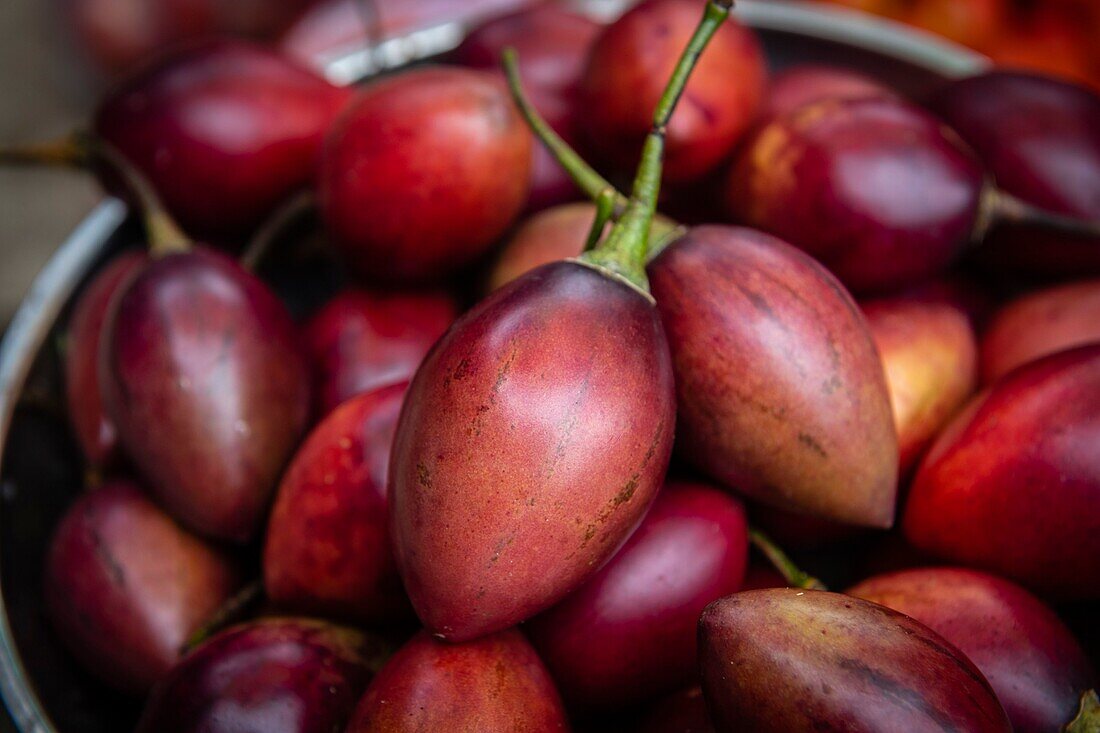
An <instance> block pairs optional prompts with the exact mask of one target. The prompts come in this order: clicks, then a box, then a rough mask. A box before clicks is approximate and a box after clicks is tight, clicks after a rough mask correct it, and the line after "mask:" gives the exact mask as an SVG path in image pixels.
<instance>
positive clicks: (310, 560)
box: [264, 382, 411, 623]
mask: <svg viewBox="0 0 1100 733" xmlns="http://www.w3.org/2000/svg"><path fill="white" fill-rule="evenodd" d="M407 387H408V383H406V382H402V383H399V384H395V385H390V386H389V387H382V388H381V389H379V390H376V391H373V392H367V393H365V394H361V395H358V396H357V397H353V398H351V399H350V400H348V401H347V402H345V403H344V404H342V405H341V406H340V407H338V408H336V409H335V410H333V411H332V412H331V413H330V414H329V416H328V417H327V418H325V420H324V421H323V422H322V423H321V424H320V425H318V426H317V427H316V428H314V430H313V432H312V433H310V435H309V437H308V438H307V439H306V441H305V443H304V444H303V445H302V447H301V448H300V449H299V450H298V453H297V454H296V455H295V456H294V459H293V460H292V461H291V463H290V467H289V468H287V471H286V473H285V474H284V475H283V480H282V482H281V483H280V485H279V491H278V493H277V494H276V497H275V506H274V508H273V509H272V511H271V519H270V520H269V521H268V525H267V542H266V545H265V546H264V589H265V591H266V593H267V597H268V598H269V599H271V601H273V602H274V603H275V604H276V605H277V606H278V607H280V608H289V609H291V610H294V611H300V612H303V613H315V614H318V615H321V616H326V617H337V618H348V619H353V620H358V621H363V622H366V623H385V622H392V621H395V620H399V619H402V618H404V617H406V616H410V615H411V609H410V608H409V602H408V600H407V599H406V598H405V591H404V589H403V588H402V586H401V577H400V576H399V575H398V574H397V566H396V564H395V563H394V561H393V551H392V550H390V535H389V529H388V516H389V515H388V512H387V510H386V506H387V502H386V476H387V471H388V468H389V460H390V446H391V445H392V443H393V433H394V430H395V429H396V427H397V416H398V414H399V413H400V411H401V403H402V401H403V400H404V397H405V390H406V388H407Z"/></svg>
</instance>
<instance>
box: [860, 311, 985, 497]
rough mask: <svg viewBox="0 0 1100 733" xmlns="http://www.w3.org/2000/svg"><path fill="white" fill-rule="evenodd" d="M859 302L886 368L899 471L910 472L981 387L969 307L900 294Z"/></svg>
mask: <svg viewBox="0 0 1100 733" xmlns="http://www.w3.org/2000/svg"><path fill="white" fill-rule="evenodd" d="M860 307H861V308H862V310H863V314H864V316H866V318H867V324H868V325H869V326H870V327H871V335H872V336H874V339H875V344H876V346H878V351H879V355H880V356H881V357H882V364H883V366H884V367H885V369H886V386H887V387H888V388H889V390H890V403H891V405H892V406H893V410H894V426H895V427H896V428H897V432H898V448H899V451H900V457H899V461H900V471H901V473H902V474H903V475H908V474H909V472H910V471H911V469H912V468H913V467H914V466H915V464H916V462H917V459H919V458H920V456H921V454H922V453H923V452H924V449H925V448H927V447H928V444H929V443H930V442H931V441H932V439H933V438H935V437H936V434H937V433H938V432H939V430H940V428H941V427H943V425H944V423H945V422H947V421H948V420H949V419H950V418H951V417H952V416H953V415H954V414H955V413H956V412H957V411H958V409H959V408H960V407H961V406H962V405H963V404H964V403H965V402H966V400H967V398H969V397H970V395H971V394H972V393H973V392H974V390H975V389H976V388H977V386H978V344H977V337H976V336H975V335H974V328H973V327H972V326H971V325H970V317H969V316H968V315H967V314H966V312H965V311H963V310H962V308H960V307H958V306H956V305H953V304H951V303H949V302H947V301H940V302H936V301H934V300H922V299H919V298H911V297H904V296H899V297H892V298H879V299H876V300H869V301H865V302H864V303H862V305H861V306H860Z"/></svg>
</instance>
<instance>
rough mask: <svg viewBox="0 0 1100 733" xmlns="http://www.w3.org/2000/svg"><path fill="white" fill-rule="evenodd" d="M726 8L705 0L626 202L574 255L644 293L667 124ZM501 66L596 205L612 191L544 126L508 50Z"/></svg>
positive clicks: (539, 130)
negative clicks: (598, 236) (594, 243)
mask: <svg viewBox="0 0 1100 733" xmlns="http://www.w3.org/2000/svg"><path fill="white" fill-rule="evenodd" d="M732 7H733V0H708V2H707V5H706V10H705V12H704V13H703V19H702V20H701V21H700V22H699V25H698V26H697V27H696V29H695V32H694V34H693V35H692V37H691V40H690V41H689V42H688V45H687V48H686V49H684V53H683V55H682V56H681V57H680V60H679V61H678V62H677V64H676V68H675V69H674V71H673V73H672V78H671V79H670V80H669V83H668V85H667V86H666V87H665V91H664V93H663V94H662V95H661V99H660V101H659V102H658V103H657V109H656V110H655V111H654V114H653V127H652V129H651V130H650V133H649V135H648V136H647V137H646V141H645V145H644V146H643V147H642V160H641V163H640V165H639V166H638V172H637V174H636V176H635V178H634V187H633V190H632V191H631V195H630V198H629V199H626V198H625V197H623V196H622V195H621V194H618V195H617V196H615V207H614V208H615V210H616V211H621V215H620V216H619V217H618V223H617V224H616V225H615V226H614V227H613V228H612V229H611V232H610V234H608V236H607V237H606V239H605V240H604V241H603V243H602V244H600V245H599V246H598V247H597V248H595V249H594V250H591V251H588V252H585V253H584V254H583V255H581V257H580V260H581V261H582V262H586V263H588V264H591V265H593V266H595V267H596V268H598V269H601V270H605V271H607V272H610V273H612V274H615V275H618V276H620V277H622V278H625V279H626V280H627V281H629V282H630V283H631V284H633V285H635V286H636V287H638V288H639V289H641V290H642V291H643V292H646V293H648V292H649V282H648V280H647V278H646V274H645V263H646V256H647V254H648V252H649V240H650V227H651V226H652V224H653V220H654V216H655V215H656V213H657V196H658V194H659V193H660V189H661V174H662V168H663V164H664V152H665V136H666V134H667V131H668V123H669V120H670V119H671V118H672V113H673V111H674V110H675V109H676V105H677V103H678V102H679V101H680V97H681V96H682V95H683V92H684V88H685V87H686V86H687V82H688V78H689V77H690V76H691V72H692V71H693V70H694V68H695V65H696V64H697V63H698V61H699V57H700V56H701V55H702V53H703V50H704V49H705V48H706V46H707V44H708V43H709V42H710V40H711V38H713V37H714V34H715V33H717V32H718V29H719V28H720V27H721V26H722V23H724V22H725V20H726V18H728V17H729V13H730V9H731V8H732ZM503 62H504V69H505V73H506V74H507V76H508V80H509V86H510V88H511V89H512V94H513V96H514V97H515V99H516V103H517V105H518V106H519V108H520V111H521V112H522V113H523V115H524V118H525V119H526V120H527V122H528V124H529V125H530V126H531V129H532V130H533V131H534V133H535V134H536V135H537V136H538V137H539V139H540V140H541V141H542V142H543V144H544V145H546V147H547V148H548V149H549V150H550V152H551V154H553V155H554V157H555V158H556V159H557V160H558V162H559V163H560V164H561V165H562V166H563V167H564V168H565V170H566V171H567V172H568V173H569V174H570V176H572V177H573V179H574V180H575V181H576V182H577V185H578V186H580V188H581V189H582V190H583V191H585V192H586V193H587V194H588V195H589V196H590V197H592V199H593V200H597V201H598V200H599V197H600V196H605V195H607V194H606V192H607V191H608V190H609V189H610V190H611V191H614V188H613V187H612V186H611V184H610V183H608V182H607V180H606V179H604V178H603V177H602V176H600V175H599V174H598V173H596V171H595V170H593V169H592V167H591V166H589V165H588V164H587V163H586V162H585V161H584V160H583V159H582V158H581V157H580V156H579V155H578V154H577V153H576V151H574V150H573V149H572V148H570V147H569V145H568V144H567V143H566V142H565V141H564V140H562V139H561V137H560V136H559V135H557V133H555V132H554V131H553V129H551V128H550V126H549V125H548V124H546V121H545V120H544V119H542V118H541V117H540V116H539V114H538V112H537V111H536V110H535V109H534V107H533V106H532V105H531V104H530V101H529V100H528V99H527V98H526V97H525V96H524V94H523V92H522V85H521V83H520V80H519V70H518V64H517V62H516V54H515V50H514V49H506V50H505V52H504V55H503ZM675 228H676V226H675V225H673V226H672V227H671V229H675ZM669 233H670V232H669V231H668V230H666V231H663V232H660V233H658V235H657V237H655V239H660V240H662V241H663V242H667V241H668V240H669V236H668V235H669Z"/></svg>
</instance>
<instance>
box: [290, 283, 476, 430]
mask: <svg viewBox="0 0 1100 733" xmlns="http://www.w3.org/2000/svg"><path fill="white" fill-rule="evenodd" d="M457 315H458V305H457V303H455V301H454V298H452V297H450V296H449V295H447V294H445V293H442V292H407V293H401V292H397V293H391V292H384V291H371V290H345V291H344V292H342V293H339V294H337V295H336V296H335V297H333V298H332V300H330V301H329V302H328V303H326V304H325V305H324V306H323V307H322V308H321V310H319V311H318V312H317V313H316V314H315V315H314V316H313V317H312V318H311V319H310V320H309V322H308V323H307V324H306V325H305V328H304V329H303V338H302V340H303V342H304V343H305V347H306V352H307V354H308V356H309V361H310V365H311V366H312V368H313V384H314V390H313V392H314V396H315V398H316V400H317V403H318V411H319V412H320V414H322V415H326V414H328V413H329V412H330V411H331V410H332V409H333V408H335V407H336V406H337V405H339V404H340V403H341V402H343V401H344V400H346V399H348V398H350V397H353V396H354V395H357V394H360V393H362V392H369V391H371V390H374V389H377V388H379V387H384V386H386V385H389V384H393V383H395V382H403V381H408V380H409V379H412V376H413V374H415V373H416V369H417V367H419V366H420V362H421V361H423V360H424V356H425V354H427V353H428V350H429V349H430V348H431V347H432V344H434V343H435V342H436V340H437V339H438V338H439V337H440V336H442V335H443V333H444V332H445V331H446V330H447V327H448V326H450V325H451V324H452V323H453V322H454V319H455V317H456V316H457Z"/></svg>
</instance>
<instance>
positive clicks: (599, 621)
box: [527, 483, 749, 709]
mask: <svg viewBox="0 0 1100 733" xmlns="http://www.w3.org/2000/svg"><path fill="white" fill-rule="evenodd" d="M748 549H749V547H748V525H747V523H746V521H745V510H744V508H743V507H742V506H741V502H739V501H737V500H736V499H734V498H733V497H731V496H729V494H727V493H725V492H722V491H719V490H717V489H713V488H711V487H709V486H706V485H703V484H689V483H671V484H668V485H666V486H665V487H664V488H663V489H661V493H660V494H658V496H657V500H656V501H655V502H654V503H653V508H652V509H650V511H649V514H647V515H646V518H645V520H644V521H643V522H642V524H641V526H639V527H638V529H637V531H635V532H634V534H632V535H631V536H630V539H629V540H628V541H627V543H626V544H625V545H624V546H623V548H622V549H621V550H620V551H619V552H618V554H616V555H615V557H614V558H612V560H611V562H609V563H608V564H607V565H605V566H604V567H603V569H602V570H600V572H598V573H597V574H596V575H595V576H594V577H593V578H592V579H591V580H590V581H588V582H587V583H585V584H584V585H583V586H581V587H580V588H579V589H578V590H577V591H575V592H574V593H572V594H570V595H569V596H568V597H566V599H565V600H564V601H562V602H561V603H559V604H558V605H556V606H554V607H553V608H551V609H550V610H548V611H546V612H545V613H542V614H540V615H538V616H536V617H535V618H533V619H532V620H531V621H530V622H529V623H528V625H527V631H528V634H529V635H530V637H531V643H532V644H534V645H535V648H536V649H537V650H538V651H539V654H540V656H541V657H542V658H543V660H544V661H545V662H546V665H547V667H549V669H550V673H551V674H552V675H553V677H554V679H555V680H557V682H558V688H559V689H560V690H561V692H562V696H563V697H564V698H565V700H566V702H567V703H569V706H570V709H593V708H604V709H607V708H617V707H625V706H627V705H630V704H633V703H641V702H645V701H648V700H651V699H652V698H653V697H654V696H656V695H660V694H661V693H664V692H670V691H672V690H675V689H676V688H678V687H682V686H684V685H686V684H689V683H690V682H691V681H692V679H694V677H695V673H696V654H695V635H696V634H695V627H696V623H697V622H698V620H699V614H700V612H702V610H703V608H705V607H706V605H707V604H708V603H710V602H711V601H714V600H715V599H718V598H721V597H723V596H726V595H729V594H730V593H733V592H735V591H737V590H738V589H739V588H740V585H741V579H742V578H743V577H744V574H745V565H746V562H747V556H748Z"/></svg>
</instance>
